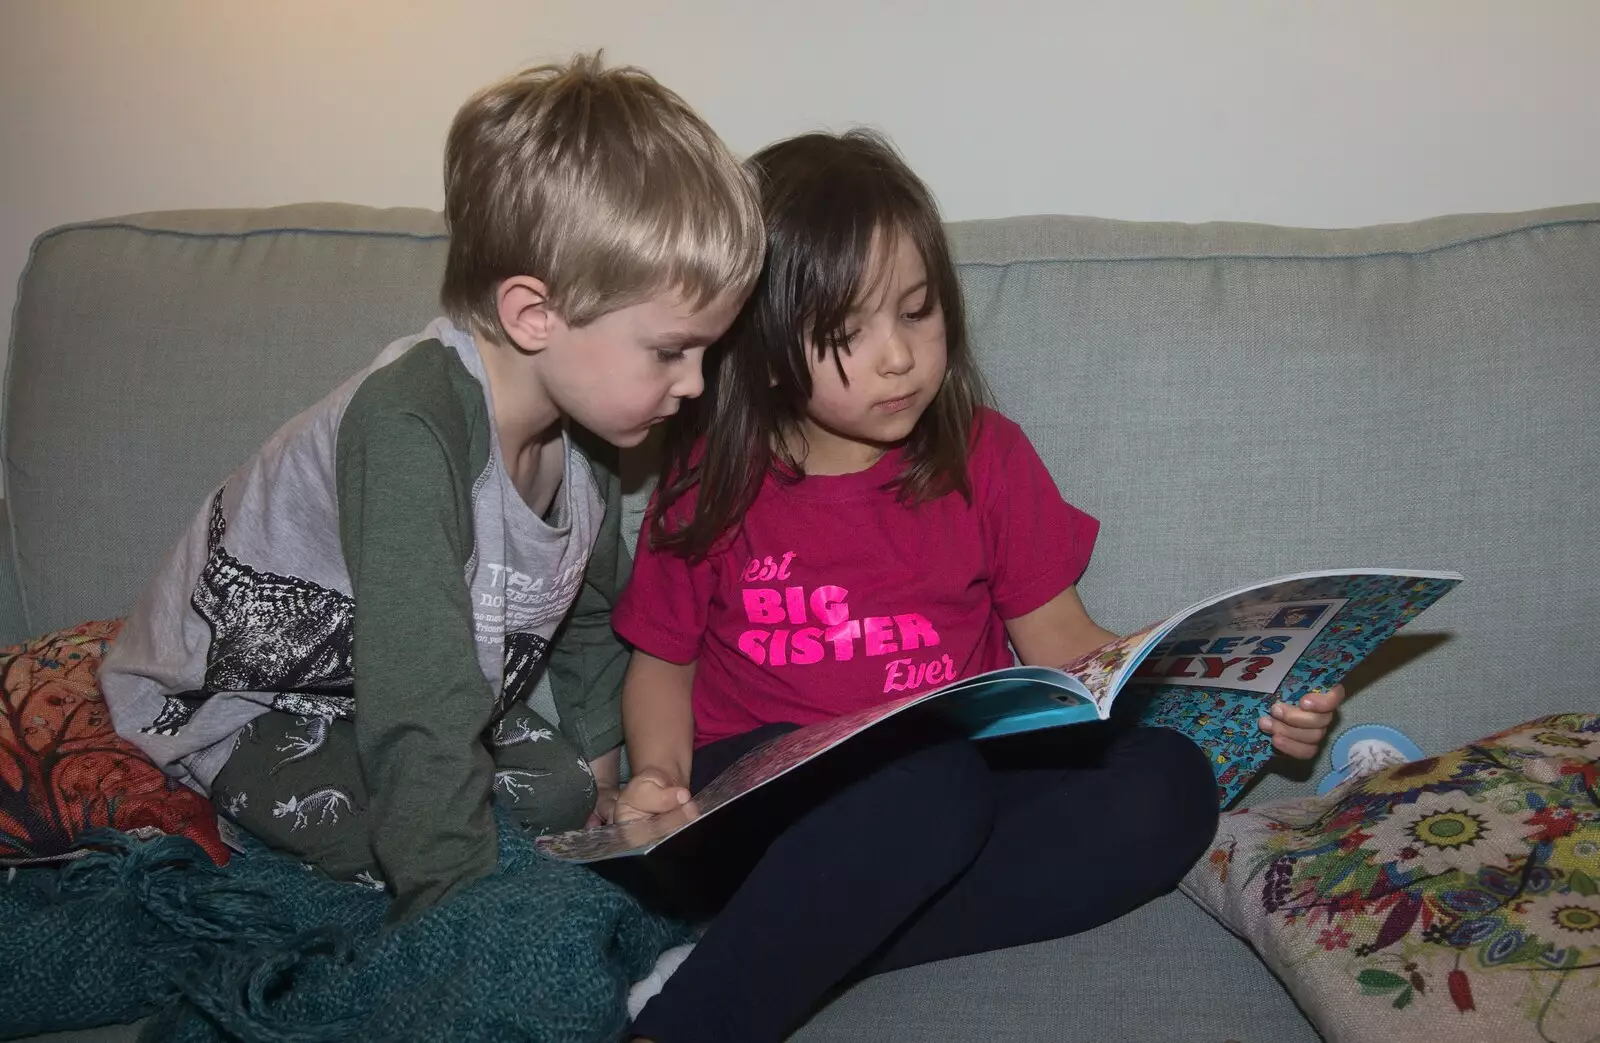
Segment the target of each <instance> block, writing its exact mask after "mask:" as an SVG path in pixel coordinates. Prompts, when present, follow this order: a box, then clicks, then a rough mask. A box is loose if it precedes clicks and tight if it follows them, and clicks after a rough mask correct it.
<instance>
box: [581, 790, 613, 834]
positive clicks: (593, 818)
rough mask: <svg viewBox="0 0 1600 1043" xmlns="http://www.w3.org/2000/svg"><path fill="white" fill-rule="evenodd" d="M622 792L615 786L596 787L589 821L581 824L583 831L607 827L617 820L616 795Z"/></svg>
mask: <svg viewBox="0 0 1600 1043" xmlns="http://www.w3.org/2000/svg"><path fill="white" fill-rule="evenodd" d="M621 792H622V791H621V790H619V789H617V787H615V786H606V785H596V787H595V798H594V810H593V811H591V812H589V821H587V822H585V823H584V824H583V828H584V829H593V828H594V827H596V826H609V825H611V823H613V822H615V821H616V819H617V795H618V794H619V793H621Z"/></svg>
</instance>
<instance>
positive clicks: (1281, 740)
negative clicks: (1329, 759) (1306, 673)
mask: <svg viewBox="0 0 1600 1043" xmlns="http://www.w3.org/2000/svg"><path fill="white" fill-rule="evenodd" d="M1342 702H1344V685H1342V684H1336V685H1334V686H1333V687H1332V688H1329V689H1328V690H1327V691H1325V692H1309V693H1307V694H1306V695H1305V696H1303V697H1301V699H1300V705H1299V706H1298V707H1296V706H1291V705H1289V704H1288V703H1276V704H1274V705H1273V707H1272V716H1270V717H1263V718H1261V720H1260V721H1258V722H1257V723H1258V725H1259V726H1260V728H1261V730H1262V731H1264V732H1266V733H1267V734H1268V735H1270V736H1272V747H1273V749H1275V750H1277V751H1278V752H1279V753H1284V754H1288V755H1289V756H1290V757H1293V758H1295V759H1296V760H1303V761H1304V760H1310V759H1311V758H1312V757H1315V756H1316V755H1317V750H1319V749H1321V747H1322V741H1323V740H1324V739H1326V738H1327V737H1328V728H1329V726H1330V725H1332V724H1333V715H1334V712H1335V711H1336V710H1338V709H1339V704H1340V703H1342Z"/></svg>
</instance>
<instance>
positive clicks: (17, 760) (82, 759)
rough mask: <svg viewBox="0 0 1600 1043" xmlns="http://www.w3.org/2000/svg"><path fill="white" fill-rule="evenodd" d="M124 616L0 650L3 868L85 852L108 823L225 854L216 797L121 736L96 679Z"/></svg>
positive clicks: (219, 857)
mask: <svg viewBox="0 0 1600 1043" xmlns="http://www.w3.org/2000/svg"><path fill="white" fill-rule="evenodd" d="M121 625H122V624H121V622H120V621H117V620H111V621H102V622H94V623H84V624H83V625H81V626H77V627H73V628H72V629H70V630H62V631H58V632H57V633H54V634H48V635H46V636H44V637H41V638H37V639H35V640H33V641H29V642H28V643H26V644H23V645H17V646H15V647H13V648H7V649H5V650H3V651H0V865H17V864H24V863H29V862H40V861H49V860H52V859H60V858H70V857H73V856H74V855H77V854H82V853H83V852H84V851H85V850H87V849H86V847H85V846H84V845H83V843H82V842H81V837H82V836H83V834H84V833H87V832H89V831H90V830H94V829H98V828H102V827H105V826H110V827H113V828H115V829H120V830H122V831H123V832H126V833H133V834H135V835H139V836H150V835H155V834H158V833H180V834H183V835H185V836H188V837H190V838H191V839H193V840H194V841H196V842H197V843H199V844H200V846H201V847H203V848H204V849H205V851H206V853H207V854H208V855H210V856H211V858H212V860H213V861H215V862H217V863H218V864H219V865H220V864H222V863H225V862H226V861H227V860H228V854H227V848H225V847H224V846H223V844H222V839H221V837H220V836H219V835H218V832H217V815H216V811H215V810H214V809H213V808H212V807H211V802H210V801H208V800H206V798H204V797H202V796H201V795H200V794H198V793H196V792H194V791H193V790H191V789H189V788H188V787H186V786H183V785H181V784H180V783H177V782H174V781H173V780H172V779H170V778H168V777H167V776H166V775H164V774H162V772H161V769H159V768H157V767H156V766H155V765H154V764H152V763H150V761H149V759H148V758H146V757H145V755H144V754H143V753H141V752H140V751H139V748H138V747H137V746H134V745H133V744H132V743H130V742H128V741H127V740H126V739H124V738H122V737H121V736H119V735H118V734H117V733H116V732H115V731H114V730H113V729H112V726H111V714H110V712H109V711H108V710H107V709H106V704H105V700H104V699H103V698H101V696H100V689H99V687H98V686H97V685H96V684H95V674H96V672H97V671H98V670H99V668H100V660H101V659H102V658H104V656H105V651H106V648H107V647H108V646H109V645H110V644H111V641H112V639H113V638H115V637H116V635H117V632H118V630H120V629H121Z"/></svg>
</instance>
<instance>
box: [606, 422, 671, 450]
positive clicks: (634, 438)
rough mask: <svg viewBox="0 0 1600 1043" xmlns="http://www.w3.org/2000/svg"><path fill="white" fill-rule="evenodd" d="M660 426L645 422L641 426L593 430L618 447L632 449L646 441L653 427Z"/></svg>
mask: <svg viewBox="0 0 1600 1043" xmlns="http://www.w3.org/2000/svg"><path fill="white" fill-rule="evenodd" d="M660 426H661V424H660V423H659V422H658V423H650V424H645V425H644V426H643V427H630V428H622V429H620V430H619V429H609V428H608V429H606V430H602V431H595V434H597V435H599V436H600V437H601V438H604V439H605V440H606V441H607V442H610V443H611V444H612V445H614V446H616V447H617V448H618V449H634V448H637V447H638V446H641V445H644V444H645V443H646V442H648V441H649V440H650V436H651V435H652V434H653V433H654V432H655V429H656V428H658V427H660ZM591 430H592V429H591Z"/></svg>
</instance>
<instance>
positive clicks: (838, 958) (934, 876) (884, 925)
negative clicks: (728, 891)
mask: <svg viewBox="0 0 1600 1043" xmlns="http://www.w3.org/2000/svg"><path fill="white" fill-rule="evenodd" d="M896 723H897V724H899V723H901V722H896ZM883 731H884V734H876V735H872V736H869V737H863V738H862V739H858V740H856V741H855V742H853V743H851V744H850V745H848V746H846V747H844V748H842V749H840V750H837V751H835V752H834V753H832V754H830V755H829V757H828V758H825V759H823V760H821V761H819V762H815V763H813V764H811V765H807V766H805V767H803V768H801V769H799V770H797V771H796V772H793V773H791V774H790V775H789V776H787V777H785V778H784V779H780V780H778V781H777V782H774V783H772V784H771V785H770V787H769V788H770V789H772V790H773V791H774V792H773V793H770V794H766V796H768V798H769V799H767V800H764V801H763V800H759V799H758V798H760V797H761V796H763V794H759V793H758V794H753V795H752V796H751V797H748V798H745V800H744V801H741V802H740V803H748V807H747V809H746V816H745V817H744V818H739V819H735V818H734V817H733V813H734V812H736V811H737V810H738V805H735V806H734V807H732V808H729V809H728V812H726V813H719V815H721V814H728V815H729V818H727V819H725V820H724V821H723V822H722V823H720V825H715V826H712V827H710V828H708V829H707V831H706V835H705V836H704V837H702V838H701V844H702V849H701V851H699V852H697V853H696V854H697V856H698V857H696V858H695V859H693V863H694V864H700V865H703V864H705V863H707V862H709V861H712V860H714V859H716V857H717V854H718V847H720V846H721V844H717V846H713V843H715V841H716V838H722V840H723V842H725V843H726V844H727V846H728V847H729V848H738V847H742V846H745V844H744V842H745V840H746V838H747V837H748V835H749V834H748V833H747V832H746V831H745V830H743V829H741V828H740V827H741V824H744V823H749V824H751V825H755V826H756V827H758V828H759V827H760V825H761V822H759V821H753V820H752V819H751V817H750V812H758V813H761V814H764V815H766V816H768V817H767V818H766V820H765V821H766V822H768V823H771V822H780V823H792V824H788V825H787V828H783V829H782V830H781V832H779V833H778V835H777V838H776V839H775V840H773V841H772V842H771V845H770V846H769V847H767V848H766V849H765V852H764V853H761V854H759V856H758V858H757V860H756V862H755V866H754V868H753V869H752V870H751V871H750V873H749V875H748V877H747V878H746V879H745V880H744V882H743V884H742V885H741V886H739V887H738V889H737V891H736V892H735V893H734V895H733V897H732V898H731V899H730V900H729V901H728V903H727V904H726V906H725V907H724V908H723V909H722V911H721V913H720V914H719V915H718V916H717V917H716V918H715V919H714V920H713V921H712V924H711V926H710V928H709V929H708V930H707V932H706V934H705V936H704V937H703V938H702V939H701V941H700V943H699V944H698V945H697V946H696V947H695V950H694V952H693V954H691V955H690V957H689V959H688V960H687V961H686V962H685V963H684V965H683V966H682V967H680V968H679V969H678V971H677V973H675V974H674V975H673V976H672V977H671V978H670V979H669V980H668V981H667V983H666V986H665V988H663V990H662V992H661V994H660V995H658V996H657V997H655V998H654V999H653V1000H651V1001H650V1003H649V1004H648V1005H647V1006H646V1007H645V1008H644V1010H643V1011H642V1012H641V1013H640V1015H639V1018H638V1020H637V1021H636V1022H635V1023H634V1026H633V1029H632V1031H633V1032H634V1033H635V1034H636V1035H637V1036H640V1037H644V1038H648V1039H651V1040H654V1041H656V1043H686V1041H694V1043H719V1041H730V1043H766V1041H776V1040H780V1039H782V1038H783V1036H784V1034H785V1033H787V1032H788V1031H789V1030H791V1029H792V1028H794V1026H795V1025H797V1024H798V1023H799V1022H800V1020H801V1019H802V1018H804V1017H805V1015H806V1014H807V1013H809V1011H810V1010H811V1008H812V1007H814V1006H815V1005H816V1003H817V1002H818V1001H819V1000H820V999H821V998H822V997H823V996H824V995H825V994H826V992H827V991H828V990H829V989H830V988H832V987H833V986H834V985H835V984H837V983H838V982H839V981H841V980H842V979H843V978H845V977H846V976H847V975H848V974H849V973H850V972H851V970H852V969H853V968H855V967H856V966H857V965H859V964H860V963H861V961H862V960H864V959H865V958H866V957H867V956H868V955H870V954H871V953H872V952H873V951H874V950H876V949H878V948H879V947H880V946H882V945H883V943H884V941H885V939H887V938H889V937H890V936H891V935H892V934H893V933H894V931H895V930H896V929H897V928H898V927H899V926H900V925H901V924H902V923H903V922H904V921H905V920H906V918H907V917H909V916H911V915H912V914H913V913H914V912H915V911H916V910H917V909H918V908H920V907H921V906H923V905H924V904H925V903H926V902H927V901H928V900H929V899H930V898H931V897H932V896H933V895H935V894H937V893H938V892H939V891H940V890H941V889H942V888H944V887H946V886H947V885H948V884H949V882H950V881H951V880H952V879H954V878H955V877H957V876H958V875H959V874H960V873H961V871H962V870H963V869H965V868H966V867H967V865H968V864H969V863H970V862H971V860H972V858H973V857H974V856H975V855H976V853H977V852H978V850H979V848H980V847H981V846H982V845H983V841H984V838H985V837H986V836H987V835H988V832H989V826H990V821H991V818H992V802H991V796H990V779H989V774H990V773H989V769H988V767H987V765H985V764H984V761H983V758H982V757H981V756H980V755H979V754H978V752H977V750H976V749H975V748H974V746H973V745H972V744H971V743H969V742H967V741H966V740H965V739H959V738H957V739H951V738H948V737H947V736H946V735H945V734H943V733H931V732H930V730H929V729H928V728H927V726H925V725H919V724H915V723H913V722H910V721H907V722H903V726H901V727H890V726H885V728H884V729H883ZM812 769H814V770H812ZM697 774H698V773H697ZM690 835H692V833H691V834H690ZM686 839H687V837H686ZM729 854H730V855H733V856H735V858H736V857H737V852H736V851H733V850H730V851H729ZM685 868H686V869H688V870H689V871H692V870H693V865H690V866H687V867H685ZM678 875H683V874H682V871H680V874H678Z"/></svg>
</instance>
